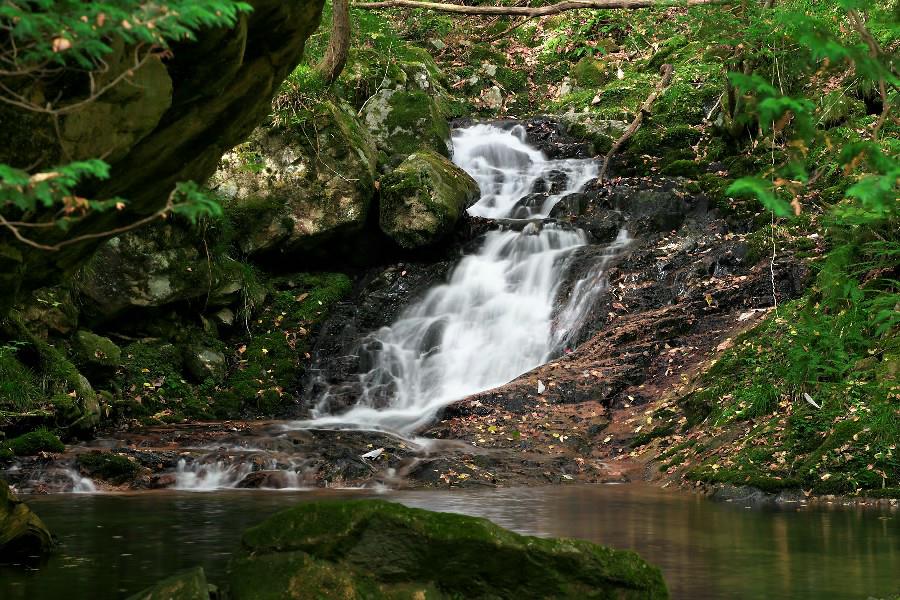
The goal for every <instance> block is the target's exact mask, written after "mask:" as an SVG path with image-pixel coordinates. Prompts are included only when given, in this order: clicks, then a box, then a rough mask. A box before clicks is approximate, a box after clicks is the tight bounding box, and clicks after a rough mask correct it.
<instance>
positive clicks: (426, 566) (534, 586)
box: [229, 500, 668, 600]
mask: <svg viewBox="0 0 900 600" xmlns="http://www.w3.org/2000/svg"><path fill="white" fill-rule="evenodd" d="M243 545H244V548H245V550H246V551H247V554H246V555H244V556H243V557H241V558H238V559H237V560H235V561H234V563H233V564H232V568H231V574H230V582H229V584H230V585H229V587H230V592H231V597H233V598H235V600H241V599H243V598H255V599H263V598H524V597H527V598H579V599H581V598H642V599H647V598H667V597H668V593H667V591H666V587H665V583H664V582H663V579H662V575H661V573H660V571H659V569H657V568H655V567H652V566H650V565H648V564H647V563H646V562H644V560H643V559H641V558H640V557H639V556H638V555H637V554H635V553H633V552H630V551H621V550H612V549H610V548H605V547H602V546H597V545H595V544H592V543H590V542H586V541H582V540H569V539H544V538H536V537H529V536H522V535H518V534H516V533H513V532H510V531H507V530H505V529H503V528H501V527H499V526H497V525H494V524H493V523H491V522H490V521H487V520H486V519H480V518H475V517H467V516H463V515H456V514H449V513H434V512H429V511H425V510H420V509H414V508H407V507H405V506H402V505H400V504H393V503H389V502H384V501H381V500H360V501H334V502H314V503H308V504H301V505H299V506H296V507H294V508H291V509H288V510H285V511H282V512H280V513H278V514H276V515H274V516H273V517H271V518H269V519H268V520H266V521H264V522H263V523H262V524H260V525H257V526H256V527H253V528H251V529H249V530H248V531H247V532H246V533H245V534H244V538H243Z"/></svg>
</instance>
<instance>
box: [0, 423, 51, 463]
mask: <svg viewBox="0 0 900 600" xmlns="http://www.w3.org/2000/svg"><path fill="white" fill-rule="evenodd" d="M2 445H3V446H5V447H7V448H9V449H10V450H12V452H13V454H15V455H16V456H34V455H35V454H38V453H40V452H65V450H66V446H65V444H63V443H62V442H61V441H60V439H59V438H58V437H57V436H56V434H54V433H53V432H52V431H49V430H47V429H35V430H34V431H29V432H28V433H24V434H22V435H20V436H19V437H15V438H13V439H11V440H9V441H8V442H4V443H3V444H2Z"/></svg>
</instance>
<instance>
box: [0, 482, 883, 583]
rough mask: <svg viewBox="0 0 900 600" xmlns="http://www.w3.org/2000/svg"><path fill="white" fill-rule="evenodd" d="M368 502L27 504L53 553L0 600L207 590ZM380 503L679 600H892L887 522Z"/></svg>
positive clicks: (534, 505)
mask: <svg viewBox="0 0 900 600" xmlns="http://www.w3.org/2000/svg"><path fill="white" fill-rule="evenodd" d="M373 495H376V494H374V493H373V492H371V491H345V492H336V491H309V492H271V491H270V492H260V491H227V492H215V493H189V492H187V493H185V492H163V493H145V494H141V495H57V496H45V497H33V498H29V499H28V501H29V503H30V505H31V506H32V508H33V509H34V510H35V511H36V512H37V513H38V514H39V515H40V516H41V517H42V518H43V519H44V520H45V521H46V523H47V525H48V526H49V527H50V529H51V530H52V531H54V532H55V533H56V535H57V536H58V537H59V540H60V542H61V548H60V550H59V551H58V552H57V553H56V554H55V555H54V556H53V558H51V559H50V562H49V563H48V564H47V565H46V566H44V567H43V568H42V569H40V570H39V571H33V572H25V573H23V572H21V571H13V570H10V569H6V570H0V598H2V599H4V600H26V599H27V600H44V599H48V600H49V599H53V600H56V599H60V598H72V599H76V598H78V599H80V598H89V599H92V600H93V599H96V600H101V599H105V598H122V597H125V596H127V595H128V594H130V593H133V592H136V591H138V590H140V589H141V588H143V587H145V586H147V585H149V584H150V583H153V582H154V581H156V580H158V579H160V578H162V577H164V576H166V575H168V574H171V573H172V572H174V571H177V570H179V569H183V568H187V567H191V566H195V565H198V564H199V565H202V566H203V567H204V568H205V569H206V571H207V576H208V578H209V579H210V581H212V582H221V581H222V574H223V572H224V570H225V568H226V565H227V562H228V560H229V558H231V556H232V553H233V552H234V551H235V549H236V548H237V546H238V544H239V540H240V533H241V531H242V530H243V529H244V528H246V527H248V526H250V525H253V524H255V523H257V522H259V521H260V520H262V519H264V518H265V517H267V516H268V515H270V514H272V513H273V512H275V511H277V510H279V509H281V508H285V507H287V506H291V505H293V504H295V503H298V502H306V501H310V500H314V499H321V498H335V497H365V496H373ZM377 496H378V497H381V498H384V499H387V500H394V501H398V502H402V503H404V504H407V505H410V506H416V507H420V508H427V509H431V510H440V511H453V512H461V513H467V514H472V515H478V516H484V517H487V518H489V519H491V520H493V521H495V522H496V523H499V524H500V525H503V526H505V527H508V528H510V529H513V530H516V531H519V532H521V533H527V534H532V535H542V536H570V537H580V538H585V539H588V540H592V541H594V542H598V543H601V544H606V545H609V546H612V547H615V548H630V549H633V550H636V551H637V552H639V553H640V554H641V555H643V556H644V557H645V558H646V559H647V560H649V561H650V562H652V563H654V564H656V565H658V566H660V567H661V568H662V570H663V573H664V574H665V578H666V581H667V583H668V585H669V589H670V591H671V593H672V597H673V598H676V599H678V598H683V599H697V600H699V599H706V598H710V599H712V598H736V599H743V598H748V599H749V598H753V599H756V598H760V599H782V598H783V599H791V600H802V599H807V598H809V599H812V598H815V599H820V598H828V599H831V598H834V599H843V598H847V599H857V598H858V599H861V600H862V599H866V598H869V597H870V596H874V597H885V596H889V595H892V594H897V593H900V513H898V512H897V511H888V510H884V511H878V510H854V509H834V510H829V509H827V508H808V507H798V506H794V507H792V508H785V509H758V508H753V509H749V508H745V507H744V506H742V505H740V504H733V503H714V502H710V501H707V500H704V499H702V498H699V497H694V496H691V495H686V494H683V493H675V492H669V491H666V490H659V489H656V488H649V487H643V486H631V485H629V486H591V487H587V486H577V487H575V486H573V487H565V488H529V489H501V490H485V491H469V490H467V491H398V492H385V493H381V494H377ZM460 575H461V576H465V575H464V574H460Z"/></svg>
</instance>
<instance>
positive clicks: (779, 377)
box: [681, 299, 900, 495]
mask: <svg viewBox="0 0 900 600" xmlns="http://www.w3.org/2000/svg"><path fill="white" fill-rule="evenodd" d="M820 302H821V301H820ZM868 323H869V321H868V316H867V315H866V313H865V312H858V311H847V310H844V311H840V312H836V313H831V312H830V311H829V310H827V309H824V308H823V306H822V305H821V304H816V305H813V304H811V300H809V299H803V300H800V301H795V302H792V303H787V304H784V305H781V306H780V307H779V316H778V317H777V318H775V317H770V318H769V319H768V320H766V321H765V322H764V323H763V324H761V325H759V326H757V328H755V329H754V330H751V331H749V332H747V333H746V334H744V335H742V336H740V337H739V338H738V339H737V340H735V343H734V347H733V348H732V349H730V350H728V351H727V352H725V353H724V354H723V356H722V357H721V358H720V359H719V360H718V361H717V362H716V363H715V365H714V366H713V367H712V368H710V369H709V370H708V371H707V372H706V373H705V374H704V375H703V376H702V377H701V379H700V385H699V386H698V387H697V388H696V389H695V390H694V392H692V393H691V394H690V395H688V396H686V397H685V398H683V399H682V401H681V406H682V409H683V410H684V412H685V414H686V415H687V416H688V419H689V422H690V423H691V424H695V423H697V422H698V421H699V419H705V422H704V425H703V428H704V430H706V431H708V432H709V435H710V441H712V442H714V444H713V447H716V451H715V454H709V455H705V457H702V458H703V464H702V465H701V466H700V467H697V468H695V469H694V470H693V471H692V472H691V473H689V474H688V477H689V478H693V479H697V480H702V481H708V482H713V483H734V484H737V485H745V484H746V485H753V486H754V487H758V488H760V489H765V490H766V491H774V490H777V489H786V488H796V487H802V488H803V489H806V490H812V491H813V492H814V493H817V494H859V495H867V494H869V493H870V492H871V491H873V490H878V489H883V488H889V487H897V482H898V481H900V456H898V453H897V447H896V440H897V439H900V420H898V419H897V414H898V413H897V407H896V404H895V401H894V400H892V398H895V392H894V391H892V388H891V386H895V385H896V383H895V379H893V378H890V379H888V380H880V379H879V377H878V373H879V372H880V369H882V368H883V366H882V365H883V364H884V361H883V360H878V359H877V358H874V357H873V356H872V355H871V353H870V352H869V351H868V350H867V348H869V347H870V346H871V345H873V344H876V343H877V344H879V345H882V346H885V345H886V346H888V347H889V346H890V344H891V340H892V339H893V337H889V338H888V339H873V338H871V337H869V336H868V334H867V333H865V331H867V329H866V328H867V327H869V326H870V325H869V324H868ZM848 356H849V357H857V358H856V359H853V358H848ZM848 362H849V364H848ZM845 370H846V372H845ZM736 428H741V429H744V430H745V431H744V433H742V435H741V436H739V437H737V438H735V437H733V436H729V435H728V432H729V431H731V430H734V429H736ZM698 452H699V450H698Z"/></svg>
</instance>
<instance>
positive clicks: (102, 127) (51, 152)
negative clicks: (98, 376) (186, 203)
mask: <svg viewBox="0 0 900 600" xmlns="http://www.w3.org/2000/svg"><path fill="white" fill-rule="evenodd" d="M248 3H249V4H250V5H251V7H252V9H253V10H252V11H251V12H248V13H247V14H245V15H243V16H242V17H241V18H240V19H239V21H238V22H237V23H236V24H235V26H234V27H232V28H224V27H218V28H201V30H200V31H199V32H198V33H197V35H196V39H192V40H190V41H185V42H184V43H180V44H178V45H177V46H178V47H177V50H176V51H175V52H174V56H172V57H167V58H166V59H165V60H156V59H154V60H152V61H149V62H148V63H147V64H146V65H145V66H144V67H143V68H141V69H135V70H134V71H133V72H132V73H130V74H129V76H128V77H126V78H125V79H124V80H123V81H120V82H119V83H118V84H117V85H115V86H114V87H113V88H112V89H110V90H108V91H107V92H106V93H105V94H104V95H103V97H102V98H100V99H99V100H98V101H96V102H91V103H89V104H88V105H87V106H86V107H85V109H84V111H83V112H81V113H80V114H79V113H78V111H74V110H73V111H69V112H68V114H67V115H64V116H65V117H66V118H65V119H62V121H63V122H62V123H56V121H55V120H54V119H53V118H51V117H50V116H49V115H41V114H37V113H34V112H33V111H29V110H25V109H19V108H17V107H12V106H9V105H4V106H3V107H0V130H2V131H3V132H4V137H3V139H4V143H3V144H2V147H0V162H2V163H9V164H11V165H13V166H16V167H25V166H27V165H34V164H41V165H54V164H59V163H62V162H65V160H63V158H71V159H83V158H89V157H90V158H93V157H100V156H102V157H105V158H106V160H108V161H109V162H110V163H111V175H112V176H111V177H110V178H109V179H108V180H106V181H104V182H98V183H97V186H96V188H95V189H92V190H90V192H89V196H90V197H91V198H115V197H121V198H126V199H128V201H129V202H128V206H127V208H126V209H125V210H122V211H106V212H100V211H94V212H93V213H91V214H90V215H89V216H88V217H87V218H86V219H84V220H83V221H81V222H79V230H78V232H79V233H80V234H88V233H99V232H103V231H109V230H110V229H112V228H114V227H117V226H124V225H127V224H129V223H133V222H134V221H135V219H136V218H139V217H141V216H146V215H148V214H152V213H153V212H154V211H156V210H158V209H160V208H162V207H163V206H164V205H165V202H166V199H167V198H168V196H169V194H170V192H171V190H172V188H173V187H174V185H175V183H176V182H179V181H189V180H194V181H203V180H205V179H206V178H208V177H209V176H210V175H211V174H212V173H213V172H214V171H215V167H216V163H217V161H218V160H219V158H220V157H221V155H222V153H223V152H224V151H225V150H227V149H228V148H231V147H233V146H234V145H235V144H238V143H240V142H241V141H242V140H244V139H246V137H247V135H248V134H249V133H250V132H251V131H252V130H253V128H254V127H256V126H257V125H259V123H261V122H262V121H263V120H264V119H265V117H266V116H267V115H268V114H269V112H270V110H271V101H272V97H273V95H274V94H275V93H276V92H277V91H278V89H279V86H280V85H281V82H282V81H283V80H284V79H285V77H286V76H287V75H288V74H290V73H291V71H292V70H293V69H294V67H296V65H297V63H298V62H299V61H300V58H301V56H302V54H303V48H304V45H305V43H306V40H307V38H308V37H309V36H310V34H312V32H313V31H315V30H316V28H317V27H318V25H319V21H320V16H321V11H322V6H323V4H324V2H323V0H295V1H291V2H284V1H283V0H250V1H249V2H248ZM133 50H134V49H133V48H123V49H122V50H121V51H120V52H118V53H115V54H113V55H108V56H104V69H102V72H101V70H98V71H96V72H95V79H94V83H96V84H98V85H100V84H102V83H103V80H104V78H105V77H114V74H115V72H116V71H117V69H122V68H124V67H125V65H124V64H123V63H125V62H126V61H130V60H132V58H133ZM48 83H49V84H50V87H49V88H48ZM20 91H21V92H22V93H24V94H25V95H27V96H28V97H34V98H39V97H47V98H53V99H54V100H57V102H56V103H57V105H59V106H62V105H69V106H71V105H73V104H75V103H77V102H78V101H79V100H81V99H83V97H84V94H85V91H86V90H85V88H84V86H81V85H71V81H69V79H68V78H65V77H64V78H58V77H55V78H51V80H50V81H49V82H48V81H47V80H44V79H40V80H36V83H35V89H32V90H20ZM55 125H59V126H60V127H59V128H57V127H56V126H55ZM60 141H62V142H63V144H62V145H63V146H65V148H66V149H67V150H69V153H68V154H67V153H65V152H63V150H62V149H61V148H60V143H59V142H60ZM73 152H74V154H73ZM53 210H55V209H53ZM41 233H42V236H44V237H42V239H44V240H45V241H58V240H59V239H61V238H62V237H63V236H66V235H70V232H68V233H67V232H62V231H49V230H48V231H44V232H41ZM98 245H100V240H99V239H98V240H96V241H94V242H92V243H83V244H72V245H70V246H67V247H66V248H63V249H61V250H60V251H58V252H46V251H44V250H40V249H37V248H29V247H27V246H24V245H21V244H17V243H16V242H15V241H14V240H13V238H12V235H11V234H10V233H8V232H6V233H3V232H0V269H2V274H0V316H5V314H6V312H7V311H8V310H9V308H10V307H11V306H13V305H14V304H15V301H16V300H17V298H16V293H17V291H18V290H23V291H28V290H32V289H36V288H39V287H46V286H47V285H52V284H54V283H56V282H57V281H59V279H60V278H61V277H63V276H64V275H70V274H71V273H72V272H73V270H74V269H76V268H77V267H78V266H79V265H81V264H83V262H84V261H85V260H86V259H87V258H88V257H89V256H90V255H91V254H92V253H93V251H94V250H95V249H96V247H97V246H98Z"/></svg>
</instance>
